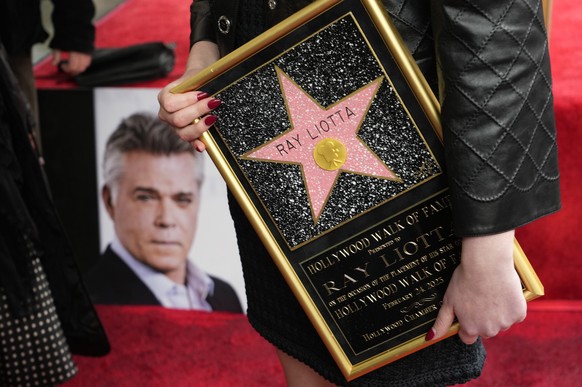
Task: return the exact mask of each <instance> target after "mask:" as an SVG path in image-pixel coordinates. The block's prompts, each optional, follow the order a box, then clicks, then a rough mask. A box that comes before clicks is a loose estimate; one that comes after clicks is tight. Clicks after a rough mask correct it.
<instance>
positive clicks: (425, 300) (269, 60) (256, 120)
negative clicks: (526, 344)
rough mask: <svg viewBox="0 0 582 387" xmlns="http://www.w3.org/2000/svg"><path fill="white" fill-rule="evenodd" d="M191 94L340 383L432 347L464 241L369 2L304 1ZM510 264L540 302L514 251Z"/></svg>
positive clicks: (402, 59) (393, 40)
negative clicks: (209, 119)
mask: <svg viewBox="0 0 582 387" xmlns="http://www.w3.org/2000/svg"><path fill="white" fill-rule="evenodd" d="M187 90H204V91H206V92H207V93H209V94H211V95H213V96H214V97H216V98H218V99H220V100H221V101H223V103H222V105H221V106H220V107H219V108H218V109H216V110H215V111H214V113H213V114H216V115H217V116H218V121H217V123H216V124H215V125H214V127H212V128H211V129H210V130H209V131H208V132H206V133H205V134H204V135H203V136H202V140H203V141H204V143H205V144H206V147H207V149H208V152H209V154H210V156H211V158H212V159H213V161H214V163H215V164H216V165H217V167H218V169H219V171H220V172H221V174H222V175H223V177H224V179H225V180H226V182H227V184H228V186H229V188H230V190H231V191H232V192H233V194H234V196H235V197H236V199H237V200H238V202H239V203H240V205H241V206H242V208H243V210H244V211H245V214H246V215H247V217H248V218H249V219H250V221H251V223H252V225H253V227H254V228H255V230H256V232H257V233H258V235H259V236H260V238H261V240H262V242H263V243H264V245H265V247H266V249H267V250H268V251H269V253H270V255H271V256H272V258H273V260H274V261H275V263H276V264H277V266H278V268H279V269H280V271H281V272H282V274H283V276H284V277H285V279H286V281H287V283H288V285H289V286H290V288H291V289H292V291H293V293H294V294H295V295H296V297H297V298H298V300H299V302H300V303H301V305H302V306H303V308H304V310H305V312H306V314H307V315H308V316H309V318H310V320H311V322H312V323H313V325H314V326H315V328H316V329H317V331H318V333H319V335H320V337H321V339H322V340H323V342H324V343H325V345H326V346H327V348H328V349H329V351H330V353H331V354H332V356H333V358H334V359H335V361H336V362H337V364H338V366H339V368H340V369H341V370H342V372H343V373H344V375H345V377H346V379H348V380H351V379H354V378H356V377H358V376H360V375H363V374H365V373H367V372H369V371H371V370H373V369H376V368H378V367H381V366H382V365H384V364H387V363H389V362H391V361H394V360H396V359H398V358H400V357H403V356H405V355H407V354H409V353H412V352H414V351H417V350H420V349H422V348H423V347H425V346H427V345H430V344H432V342H428V343H427V342H426V341H425V340H424V337H425V335H426V333H427V331H428V330H429V328H430V327H431V326H432V324H433V322H434V320H435V319H436V316H437V313H438V310H439V306H440V303H441V300H442V297H443V295H444V292H445V290H446V287H447V284H448V282H449V280H450V277H451V275H452V273H453V270H454V269H455V267H456V266H457V264H458V263H459V258H460V240H458V239H457V238H455V237H454V236H453V232H452V226H451V213H450V203H449V196H448V188H447V182H446V176H445V170H444V154H443V147H442V142H441V127H440V122H439V106H438V103H437V101H436V98H435V97H434V95H433V93H432V92H431V90H430V88H429V86H428V85H427V83H426V81H425V80H424V78H423V76H422V75H421V73H420V71H419V69H418V68H417V67H416V64H415V63H414V61H413V59H412V57H411V56H410V54H409V53H408V51H407V49H406V48H405V46H404V45H403V43H402V41H401V39H400V37H399V35H398V33H397V31H396V30H395V28H394V26H393V24H392V23H391V21H390V19H389V17H388V15H387V14H386V12H385V10H384V9H383V7H382V5H381V4H380V2H377V1H375V0H344V1H341V0H320V1H317V2H314V3H312V4H311V5H310V6H308V7H306V8H305V9H303V10H301V11H300V12H298V13H297V14H295V15H293V16H292V17H290V18H289V19H287V20H285V21H284V22H282V23H281V24H278V25H276V26H275V27H273V28H272V29H270V30H269V31H267V32H265V33H264V34H262V35H260V36H259V37H257V38H256V39H254V40H252V41H251V42H249V43H248V44H247V45H245V46H243V47H241V48H239V49H238V50H236V51H234V52H232V53H231V54H229V55H228V56H226V57H224V58H222V59H221V60H219V61H218V62H216V63H215V64H214V65H212V66H211V67H209V68H207V69H205V70H204V71H202V72H201V73H199V74H198V75H196V76H195V77H193V78H191V79H189V80H187V81H185V82H183V83H182V84H180V85H178V86H177V87H176V88H175V89H174V90H173V92H184V91H187ZM515 266H516V269H517V271H518V273H519V274H520V276H521V278H522V282H523V288H524V294H525V296H526V298H527V299H528V300H531V299H533V298H535V297H538V296H540V295H542V294H543V287H542V285H541V283H540V282H539V279H538V277H537V276H536V274H535V272H534V271H533V270H532V268H531V266H530V264H529V263H528V261H527V259H526V257H525V255H524V254H523V251H522V250H521V249H520V247H519V245H518V244H517V242H516V244H515ZM457 330H458V327H457V326H456V325H455V326H453V327H451V329H450V332H449V335H452V334H454V333H455V332H456V331H457Z"/></svg>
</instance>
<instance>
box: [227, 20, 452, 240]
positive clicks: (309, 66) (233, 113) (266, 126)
mask: <svg viewBox="0 0 582 387" xmlns="http://www.w3.org/2000/svg"><path fill="white" fill-rule="evenodd" d="M275 66H278V67H279V68H281V70H283V72H285V73H286V74H287V75H288V76H289V77H290V78H291V79H292V80H293V81H295V82H296V83H297V84H298V85H299V86H300V87H301V88H302V89H303V90H304V91H305V92H306V93H308V94H309V95H311V96H312V97H313V98H314V99H315V100H316V101H317V102H319V103H320V104H321V105H322V106H328V105H331V104H333V103H335V102H337V101H338V100H340V99H342V98H344V97H345V96H347V95H349V94H350V93H352V92H354V91H356V90H358V89H359V88H361V87H363V86H365V85H367V84H369V83H371V82H372V81H374V80H376V79H377V78H378V77H380V76H386V74H385V73H384V72H383V71H382V68H381V66H380V65H379V63H378V62H377V61H376V58H375V57H374V55H373V53H372V51H371V50H370V47H369V46H368V45H367V43H366V41H365V40H364V38H363V36H362V35H361V32H360V30H359V29H358V28H357V25H356V22H355V21H354V19H353V18H352V17H351V16H350V15H347V16H345V17H343V18H341V19H338V20H337V21H336V22H334V23H332V24H330V25H329V26H327V27H326V28H324V29H323V30H321V31H319V32H317V33H316V34H314V35H313V36H311V37H309V38H308V39H306V40H305V41H303V42H301V43H300V44H298V45H296V46H295V47H293V48H292V49H290V50H289V51H287V52H285V53H284V54H283V55H282V56H280V57H278V58H276V59H274V60H273V61H271V62H270V63H268V64H266V65H265V66H263V67H261V68H259V69H257V70H255V71H254V72H253V73H251V74H248V75H247V76H246V77H244V78H243V79H241V80H239V81H237V82H236V83H233V84H232V85H231V86H229V87H228V88H227V89H225V90H222V91H221V92H220V93H218V94H217V95H216V97H217V98H219V99H220V100H222V101H223V104H222V105H221V107H220V108H219V109H217V110H216V111H215V112H216V114H217V115H218V118H219V119H218V123H217V127H218V130H219V133H220V136H221V137H222V138H223V140H224V141H225V143H226V145H227V146H228V148H229V150H230V152H231V153H232V154H233V155H234V157H235V159H236V160H237V162H238V163H239V166H240V168H241V170H242V171H243V172H244V174H245V176H246V177H247V179H248V181H249V182H250V184H251V185H252V187H253V189H254V190H255V192H256V194H257V195H258V197H259V198H260V200H261V202H262V204H263V205H264V206H265V208H266V210H267V211H268V213H269V214H270V216H271V218H272V219H273V221H274V223H275V225H276V226H277V228H278V229H279V231H280V232H281V235H282V236H283V238H284V239H285V240H286V241H287V244H288V246H289V247H290V248H294V247H297V246H298V245H300V244H303V243H306V242H309V241H310V240H312V239H313V238H316V237H318V236H320V235H321V234H322V233H324V232H326V231H329V230H331V229H333V228H334V227H337V226H339V225H341V224H344V223H345V222H347V221H349V220H350V219H352V218H353V217H354V216H357V215H359V214H361V213H362V212H365V211H368V210H370V209H372V208H374V207H376V206H378V205H380V204H382V203H385V202H386V201H387V200H389V199H390V198H392V197H394V196H395V195H397V194H399V193H401V192H403V191H405V190H406V189H408V188H410V187H412V186H414V185H416V184H418V183H420V182H422V181H423V180H426V179H428V178H430V177H431V176H434V175H436V174H438V173H440V172H441V169H440V167H439V166H438V164H437V162H436V161H435V160H434V158H433V157H432V155H431V153H430V151H429V150H428V148H427V146H426V145H425V143H424V141H423V140H422V138H421V136H420V135H419V133H418V131H417V129H416V127H415V125H414V123H413V122H412V121H411V119H410V117H409V116H408V114H407V113H406V111H405V109H404V108H403V106H402V104H401V103H400V101H399V99H398V97H397V96H396V94H395V93H394V90H393V89H392V86H391V85H390V83H389V82H388V80H387V79H386V78H385V79H384V81H383V82H382V84H381V86H380V89H379V91H378V93H377V95H376V97H375V99H374V101H373V103H372V105H371V107H370V110H369V112H368V115H367V117H366V119H365V120H364V122H363V124H362V127H361V128H360V131H359V136H360V138H361V139H362V140H363V141H364V142H365V143H366V144H367V145H368V147H369V148H370V149H371V150H372V151H374V152H375V153H376V155H377V156H378V157H379V158H380V159H381V160H383V161H384V163H385V164H386V165H387V166H388V167H389V168H390V169H391V170H392V171H394V172H395V173H396V174H397V175H398V177H399V178H400V179H401V180H402V182H394V181H390V180H386V179H381V178H374V177H370V176H364V175H358V174H353V173H345V172H344V173H341V175H340V177H339V179H338V181H337V184H336V186H335V187H334V188H333V190H332V193H331V195H330V197H329V200H328V202H327V204H326V206H325V208H324V209H323V211H322V213H321V216H320V218H319V219H318V222H317V223H314V220H313V217H312V215H311V209H310V203H309V200H308V196H307V191H306V188H305V185H304V180H303V176H302V173H301V169H300V167H299V166H297V165H290V164H282V163H274V162H263V161H255V160H242V159H240V158H239V157H240V156H242V155H243V154H245V153H247V152H249V151H251V150H253V149H254V148H256V147H258V146H260V145H262V144H264V143H266V142H268V141H270V140H271V139H273V138H274V137H276V136H279V135H280V134H281V133H283V132H286V131H288V130H289V129H290V121H289V117H288V115H287V111H286V108H285V102H284V100H283V96H282V93H281V90H280V86H279V82H278V79H277V74H276V71H275Z"/></svg>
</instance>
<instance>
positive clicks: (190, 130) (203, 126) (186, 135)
mask: <svg viewBox="0 0 582 387" xmlns="http://www.w3.org/2000/svg"><path fill="white" fill-rule="evenodd" d="M217 119H218V117H216V116H215V115H212V114H208V115H206V116H204V117H201V118H197V119H195V120H194V121H193V122H192V123H191V124H190V125H187V126H185V127H183V128H177V129H176V133H177V134H178V136H180V138H181V139H182V140H184V141H187V142H190V143H192V142H193V141H195V140H198V139H199V138H200V136H201V135H202V133H204V132H205V131H207V130H208V128H210V127H211V126H212V125H214V123H215V122H216V120H217ZM204 149H205V148H204ZM204 149H202V150H204Z"/></svg>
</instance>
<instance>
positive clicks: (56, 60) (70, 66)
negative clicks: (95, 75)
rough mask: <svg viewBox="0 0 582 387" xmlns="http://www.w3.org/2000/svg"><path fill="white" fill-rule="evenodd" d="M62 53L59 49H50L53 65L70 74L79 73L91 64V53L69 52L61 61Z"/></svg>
mask: <svg viewBox="0 0 582 387" xmlns="http://www.w3.org/2000/svg"><path fill="white" fill-rule="evenodd" d="M62 59H63V53H62V51H60V50H52V61H51V63H52V64H53V66H59V68H60V69H61V70H62V71H64V72H65V73H67V74H69V75H70V76H73V77H74V76H75V75H79V74H81V73H82V72H84V71H85V70H87V68H88V67H89V66H90V65H91V61H92V60H93V57H92V56H91V54H87V53H84V52H76V51H71V52H69V57H68V59H67V60H65V61H63V60H62Z"/></svg>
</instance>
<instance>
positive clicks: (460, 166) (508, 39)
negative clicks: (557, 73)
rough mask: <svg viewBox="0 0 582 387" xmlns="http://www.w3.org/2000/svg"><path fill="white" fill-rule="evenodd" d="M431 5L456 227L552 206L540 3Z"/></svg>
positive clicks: (494, 222)
mask: <svg viewBox="0 0 582 387" xmlns="http://www.w3.org/2000/svg"><path fill="white" fill-rule="evenodd" d="M432 4H433V23H434V27H435V40H436V47H437V57H438V60H439V70H440V75H441V80H442V82H440V83H441V86H442V89H441V102H442V124H443V128H444V139H445V151H446V164H447V170H448V174H449V182H450V188H451V197H452V202H453V216H454V225H455V231H456V233H457V234H458V235H460V236H469V235H483V234H489V233H497V232H502V231H506V230H510V229H513V228H516V227H519V226H521V225H523V224H526V223H528V222H530V221H532V220H534V219H536V218H538V217H540V216H543V215H546V214H549V213H551V212H554V211H556V210H558V209H559V208H560V198H559V173H558V162H557V146H556V129H555V121H554V111H553V97H552V83H551V74H550V60H549V57H548V39H547V35H546V30H545V26H544V18H543V12H542V4H541V0H498V1H491V0H438V1H434V2H433V3H432Z"/></svg>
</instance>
